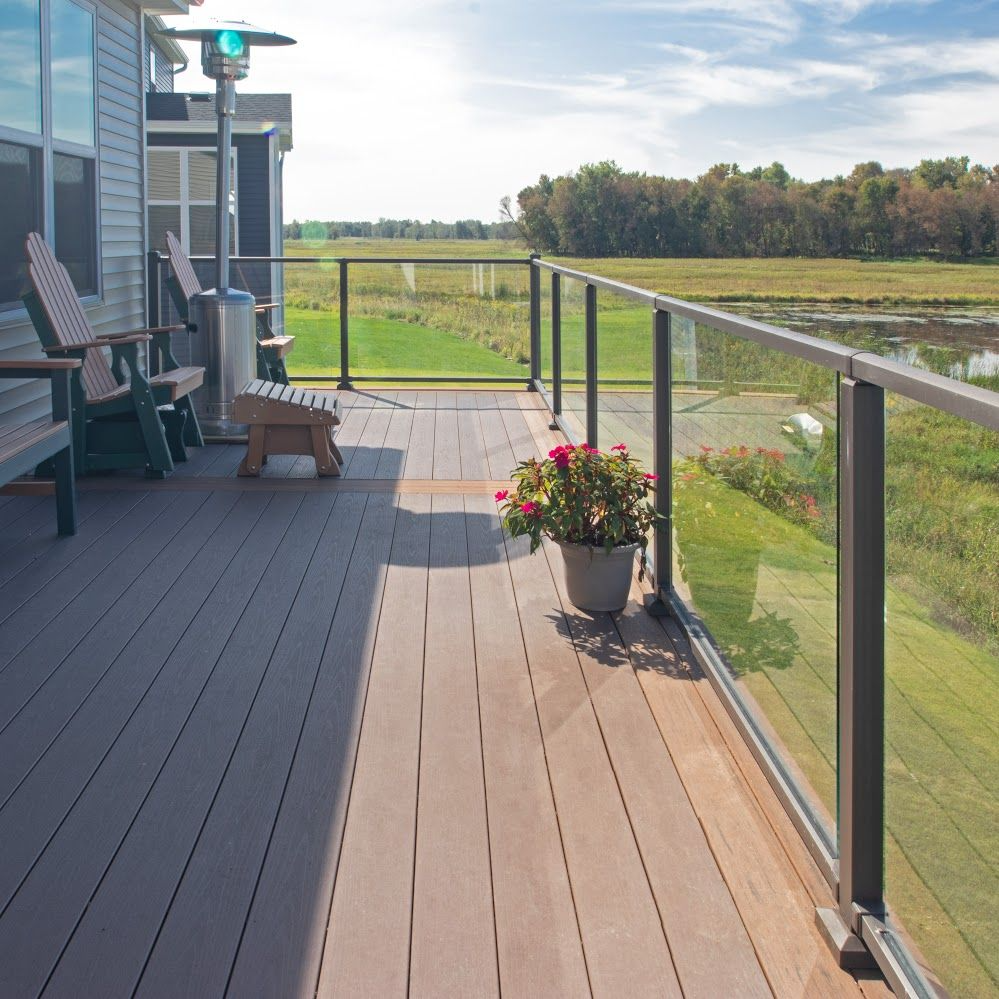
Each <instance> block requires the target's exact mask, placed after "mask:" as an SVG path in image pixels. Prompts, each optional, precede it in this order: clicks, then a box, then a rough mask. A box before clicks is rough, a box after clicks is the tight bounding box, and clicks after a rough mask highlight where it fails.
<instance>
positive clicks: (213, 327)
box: [190, 288, 257, 438]
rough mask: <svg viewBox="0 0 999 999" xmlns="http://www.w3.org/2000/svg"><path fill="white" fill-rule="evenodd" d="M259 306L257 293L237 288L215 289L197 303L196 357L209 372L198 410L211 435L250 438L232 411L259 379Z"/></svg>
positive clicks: (197, 401)
mask: <svg viewBox="0 0 999 999" xmlns="http://www.w3.org/2000/svg"><path fill="white" fill-rule="evenodd" d="M255 304H256V302H255V300H254V298H253V296H252V295H249V294H247V293H246V292H245V291H235V290H234V289H231V288H223V289H216V288H213V289H211V290H210V291H205V292H202V293H201V294H200V295H195V296H194V298H192V299H191V309H190V317H191V322H192V324H193V326H194V332H193V333H192V334H191V358H192V361H193V363H194V364H198V365H201V366H202V367H203V368H204V369H205V380H204V384H203V385H202V386H201V388H200V389H198V390H197V391H196V392H195V393H194V408H195V412H196V413H197V414H198V420H199V422H200V423H201V429H202V431H203V433H204V434H205V436H206V437H216V438H234V437H244V436H245V435H246V425H245V424H240V423H235V422H233V412H232V407H233V401H234V400H235V398H236V396H237V395H239V393H240V392H242V390H243V388H244V386H245V385H246V383H247V382H249V381H251V380H252V379H253V378H255V377H256V371H257V339H256V332H255V327H256V316H255V315H254V311H253V310H254V305H255Z"/></svg>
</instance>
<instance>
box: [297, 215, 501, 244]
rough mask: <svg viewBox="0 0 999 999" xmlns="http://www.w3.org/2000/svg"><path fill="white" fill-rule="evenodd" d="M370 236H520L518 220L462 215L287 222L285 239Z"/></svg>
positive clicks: (434, 237)
mask: <svg viewBox="0 0 999 999" xmlns="http://www.w3.org/2000/svg"><path fill="white" fill-rule="evenodd" d="M358 236H361V237H367V238H370V239H518V238H520V233H519V232H518V230H517V226H516V223H514V222H513V221H510V220H507V221H504V222H480V221H479V220H478V219H459V220H458V221H457V222H437V221H431V222H420V221H419V220H413V219H379V220H378V221H377V222H318V221H315V220H308V221H305V222H299V221H298V219H295V220H294V221H293V222H289V223H286V224H285V226H284V238H285V239H308V240H326V239H341V238H347V237H358Z"/></svg>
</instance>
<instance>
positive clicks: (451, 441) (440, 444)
mask: <svg viewBox="0 0 999 999" xmlns="http://www.w3.org/2000/svg"><path fill="white" fill-rule="evenodd" d="M438 394H439V395H440V394H443V393H438ZM452 394H453V393H452ZM459 448H460V444H459V438H458V411H457V410H456V409H455V407H454V406H450V407H449V408H446V409H438V410H437V412H436V419H435V423H434V474H433V477H434V478H435V479H460V478H461V454H460V451H459Z"/></svg>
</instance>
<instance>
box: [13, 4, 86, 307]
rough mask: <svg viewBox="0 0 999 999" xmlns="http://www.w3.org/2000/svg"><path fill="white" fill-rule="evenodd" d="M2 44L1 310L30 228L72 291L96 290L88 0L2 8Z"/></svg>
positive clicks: (21, 274) (18, 275)
mask: <svg viewBox="0 0 999 999" xmlns="http://www.w3.org/2000/svg"><path fill="white" fill-rule="evenodd" d="M43 41H47V44H45V45H43ZM0 42H2V43H3V45H2V48H3V54H4V57H3V59H2V60H0V191H2V192H3V202H4V210H3V211H2V212H0V309H9V308H11V307H16V306H18V305H20V297H21V295H22V294H23V293H24V291H25V289H26V285H27V271H26V265H25V260H24V240H25V237H26V236H27V234H28V233H29V232H32V231H36V232H41V233H43V234H44V235H45V237H46V238H47V239H48V240H49V242H50V243H51V244H52V245H53V247H54V248H55V252H56V256H58V257H59V259H60V260H61V261H62V262H63V263H64V264H65V265H66V267H67V268H68V269H69V272H70V274H71V275H72V278H73V282H74V284H75V286H76V290H77V292H78V293H79V295H80V296H81V297H83V296H88V295H96V294H97V293H98V288H99V285H98V282H99V270H100V268H99V266H98V259H99V258H98V233H97V170H96V162H97V124H96V94H95V82H94V81H95V65H96V59H95V49H96V22H95V10H94V8H93V6H92V5H91V4H90V3H89V2H88V0H17V2H16V3H14V4H7V5H6V6H5V8H4V14H3V23H2V26H0ZM43 52H44V53H45V56H44V58H43Z"/></svg>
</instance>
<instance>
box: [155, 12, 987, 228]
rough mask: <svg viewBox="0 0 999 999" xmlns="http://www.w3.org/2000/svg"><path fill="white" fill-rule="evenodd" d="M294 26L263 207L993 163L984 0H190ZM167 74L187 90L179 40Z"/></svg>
mask: <svg viewBox="0 0 999 999" xmlns="http://www.w3.org/2000/svg"><path fill="white" fill-rule="evenodd" d="M192 11H194V12H195V13H194V14H192V17H191V18H190V19H186V18H176V19H171V23H178V24H179V23H182V22H183V21H185V20H190V21H192V22H193V21H194V20H195V19H196V20H197V21H198V22H199V23H200V22H201V21H204V20H205V19H206V18H208V17H222V18H238V19H242V20H246V21H249V22H251V23H254V24H257V25H259V26H261V27H264V28H267V29H271V30H275V31H279V32H281V33H283V34H286V35H290V36H292V37H294V38H296V39H297V40H298V44H297V45H296V46H294V47H292V48H287V49H256V50H254V52H253V54H252V61H251V67H250V76H249V78H248V79H247V80H246V81H244V82H242V83H240V84H239V85H238V89H240V90H242V91H245V92H260V93H264V92H287V91H290V92H291V94H292V97H293V108H294V144H295V145H294V149H293V150H292V151H291V152H290V153H289V154H288V156H287V158H286V161H285V171H286V172H285V218H286V220H288V221H290V220H291V219H292V218H298V219H306V218H318V219H324V220H327V219H338V220H346V219H350V220H376V219H378V218H380V217H386V218H410V219H420V220H422V221H429V220H431V219H440V220H442V221H453V220H455V219H458V218H479V219H482V220H484V221H495V220H497V219H498V218H499V201H500V198H501V197H503V196H504V195H510V196H511V197H512V198H513V199H514V201H516V196H517V192H518V191H519V190H521V189H522V188H523V187H525V186H527V185H528V184H532V183H535V182H536V181H537V179H538V177H539V176H540V175H541V174H542V173H545V174H548V175H550V176H556V175H558V174H562V173H567V172H569V171H572V170H574V169H576V168H578V167H579V166H580V165H581V164H583V163H590V162H597V161H600V160H614V161H616V162H617V163H618V164H619V165H620V166H621V167H623V168H624V169H626V170H639V171H644V172H647V173H655V174H662V175H665V176H671V177H691V178H693V177H696V176H698V175H699V174H701V173H703V172H704V171H705V170H706V169H707V168H708V167H710V166H711V165H712V164H714V163H718V162H735V163H738V164H739V165H740V166H741V167H742V168H743V169H750V168H752V167H753V166H756V165H758V164H763V165H766V164H769V163H771V162H772V161H774V160H779V161H780V162H782V163H783V164H784V165H785V166H786V167H787V168H788V170H789V171H790V172H791V174H792V175H793V176H795V177H800V178H803V179H806V180H816V179H818V178H820V177H823V176H835V175H836V174H840V173H848V172H849V171H850V169H851V168H852V166H853V165H854V164H855V163H857V162H862V161H865V160H872V159H873V160H879V161H880V162H881V163H883V164H884V165H885V166H886V167H887V166H911V165H915V164H916V163H917V162H918V161H919V160H920V159H922V158H924V157H942V156H947V155H959V154H961V155H968V156H970V157H971V158H972V160H973V161H974V162H985V163H988V164H990V165H993V164H996V163H999V0H840V2H838V3H826V2H821V0H481V2H477V0H411V2H404V0H339V2H330V0H289V2H286V3H283V4H275V3H273V2H265V0H238V2H237V0H206V2H205V5H204V7H203V8H201V10H200V11H198V10H196V9H195V8H194V7H192ZM192 55H193V60H192V65H191V67H190V68H189V69H188V70H187V71H186V72H185V73H183V74H182V75H180V76H179V77H178V78H177V83H176V86H177V89H178V90H192V91H199V90H207V89H210V88H211V86H212V84H211V83H210V81H208V80H207V79H205V78H204V77H203V76H202V75H201V71H200V66H199V61H198V57H197V53H196V52H194V51H193V50H192Z"/></svg>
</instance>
